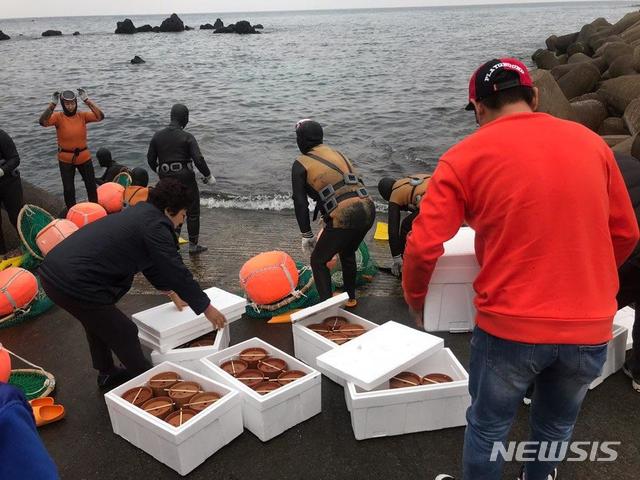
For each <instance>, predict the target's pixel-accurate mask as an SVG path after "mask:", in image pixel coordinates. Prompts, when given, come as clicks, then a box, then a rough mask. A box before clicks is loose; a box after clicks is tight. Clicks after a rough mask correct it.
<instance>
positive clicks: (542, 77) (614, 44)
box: [532, 11, 640, 159]
mask: <svg viewBox="0 0 640 480" xmlns="http://www.w3.org/2000/svg"><path fill="white" fill-rule="evenodd" d="M545 43H546V46H547V48H546V49H539V50H537V51H536V52H535V53H534V54H533V56H532V59H533V61H534V63H535V64H536V66H537V67H538V70H537V71H535V72H533V77H534V82H535V84H536V86H537V87H538V88H539V90H540V106H539V108H538V110H539V111H543V112H547V113H550V114H552V115H555V116H558V117H560V118H565V119H570V120H574V121H577V122H579V123H582V124H583V125H585V126H587V127H588V128H590V129H591V130H593V131H595V132H597V133H598V134H600V135H602V136H603V138H604V139H605V141H606V142H607V143H608V144H609V145H610V146H611V147H612V148H613V150H614V151H617V152H621V153H630V154H632V155H634V156H635V157H636V158H638V159H640V140H639V135H638V133H639V132H640V11H636V12H631V13H628V14H626V15H625V16H624V17H623V18H621V19H620V20H619V21H618V22H616V23H613V24H611V23H609V22H608V21H607V20H606V19H604V18H598V19H596V20H594V21H593V22H591V23H589V24H586V25H584V26H583V27H582V28H581V29H580V31H578V32H574V33H570V34H567V35H561V36H557V35H551V36H550V37H549V38H547V40H546V42H545ZM634 147H635V148H634Z"/></svg>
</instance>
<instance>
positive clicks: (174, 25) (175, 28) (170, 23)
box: [160, 13, 184, 32]
mask: <svg viewBox="0 0 640 480" xmlns="http://www.w3.org/2000/svg"><path fill="white" fill-rule="evenodd" d="M160 31H161V32H184V23H183V22H182V20H180V17H179V16H178V15H176V14H175V13H172V14H171V16H170V17H169V18H165V19H164V20H163V21H162V23H161V24H160Z"/></svg>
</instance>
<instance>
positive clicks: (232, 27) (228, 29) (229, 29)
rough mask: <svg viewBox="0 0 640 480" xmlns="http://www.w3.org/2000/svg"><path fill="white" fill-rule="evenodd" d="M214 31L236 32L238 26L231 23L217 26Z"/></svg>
mask: <svg viewBox="0 0 640 480" xmlns="http://www.w3.org/2000/svg"><path fill="white" fill-rule="evenodd" d="M213 33H236V26H235V24H233V23H230V24H229V25H227V26H226V27H222V28H216V29H215V30H214V31H213Z"/></svg>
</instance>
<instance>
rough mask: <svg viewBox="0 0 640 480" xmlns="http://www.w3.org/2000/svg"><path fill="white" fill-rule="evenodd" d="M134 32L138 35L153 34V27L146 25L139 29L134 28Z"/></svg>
mask: <svg viewBox="0 0 640 480" xmlns="http://www.w3.org/2000/svg"><path fill="white" fill-rule="evenodd" d="M136 32H138V33H149V32H153V27H152V26H151V25H149V24H148V23H147V24H146V25H143V26H141V27H138V28H136Z"/></svg>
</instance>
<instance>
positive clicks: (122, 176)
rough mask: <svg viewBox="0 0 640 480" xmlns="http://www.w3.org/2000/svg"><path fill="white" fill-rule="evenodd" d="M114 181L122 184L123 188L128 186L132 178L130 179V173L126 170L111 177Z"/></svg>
mask: <svg viewBox="0 0 640 480" xmlns="http://www.w3.org/2000/svg"><path fill="white" fill-rule="evenodd" d="M113 181H114V183H117V184H118V185H122V186H123V187H124V188H127V187H130V186H131V183H133V180H132V179H131V175H129V173H128V172H120V173H119V174H118V175H116V176H115V178H114V179H113Z"/></svg>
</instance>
